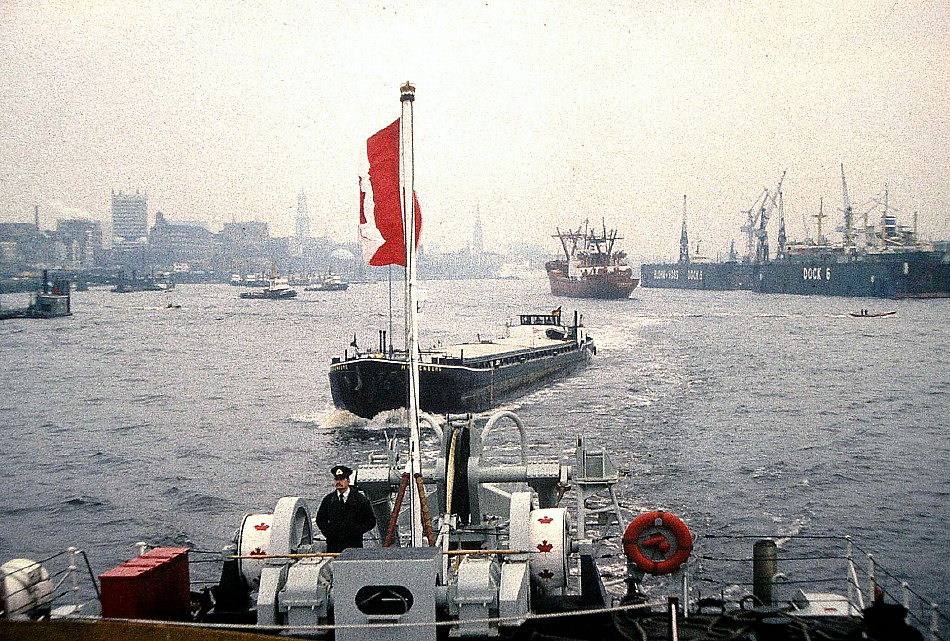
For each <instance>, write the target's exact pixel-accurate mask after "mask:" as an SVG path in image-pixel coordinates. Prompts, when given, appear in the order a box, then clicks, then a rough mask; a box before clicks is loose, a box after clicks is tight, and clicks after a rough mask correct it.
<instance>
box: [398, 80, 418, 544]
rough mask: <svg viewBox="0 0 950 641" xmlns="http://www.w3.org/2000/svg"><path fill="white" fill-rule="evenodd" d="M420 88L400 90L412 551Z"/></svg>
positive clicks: (414, 541)
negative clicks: (415, 127) (415, 121)
mask: <svg viewBox="0 0 950 641" xmlns="http://www.w3.org/2000/svg"><path fill="white" fill-rule="evenodd" d="M415 99H416V88H415V87H414V86H412V85H411V84H410V83H408V82H407V83H405V84H404V85H402V86H401V87H400V88H399V100H400V102H401V103H402V117H401V118H400V121H399V123H400V124H399V197H400V202H401V205H402V223H403V230H404V233H403V236H404V238H405V241H406V301H405V302H406V351H407V353H408V358H409V390H408V397H409V398H408V406H407V409H408V414H409V417H408V418H409V474H410V477H411V479H410V483H409V490H410V516H411V523H412V527H411V530H410V537H411V545H412V547H421V546H422V537H423V531H422V502H421V499H420V496H419V488H418V486H417V483H416V478H421V475H422V453H421V445H420V438H419V343H418V337H419V324H418V320H417V317H416V305H417V302H416V251H415V248H416V215H415V214H416V211H415V199H414V198H413V193H414V187H415V185H414V181H415V177H414V169H415V166H414V163H415V155H414V151H413V136H412V103H413V102H414V101H415Z"/></svg>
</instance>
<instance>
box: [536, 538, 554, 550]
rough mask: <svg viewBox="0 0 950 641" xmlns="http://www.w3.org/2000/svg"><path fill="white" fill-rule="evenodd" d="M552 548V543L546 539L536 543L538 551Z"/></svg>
mask: <svg viewBox="0 0 950 641" xmlns="http://www.w3.org/2000/svg"><path fill="white" fill-rule="evenodd" d="M553 549H554V545H552V544H551V543H548V542H547V539H545V540H543V541H541V542H540V543H538V552H550V551H551V550H553Z"/></svg>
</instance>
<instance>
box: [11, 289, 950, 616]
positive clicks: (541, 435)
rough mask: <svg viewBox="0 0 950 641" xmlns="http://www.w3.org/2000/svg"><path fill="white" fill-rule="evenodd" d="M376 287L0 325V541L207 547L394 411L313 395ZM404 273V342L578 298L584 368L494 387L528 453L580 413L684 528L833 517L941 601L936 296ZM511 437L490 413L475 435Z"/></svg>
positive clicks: (371, 322) (132, 297) (376, 317)
mask: <svg viewBox="0 0 950 641" xmlns="http://www.w3.org/2000/svg"><path fill="white" fill-rule="evenodd" d="M387 289H388V287H387V284H386V283H385V282H382V283H377V284H372V285H354V286H352V287H350V289H349V290H347V291H342V292H301V294H300V296H298V298H296V299H293V300H287V301H266V300H260V301H258V300H239V299H238V298H237V294H238V291H237V289H236V288H233V287H229V286H227V285H193V286H188V285H184V286H179V287H178V288H177V289H176V290H175V291H174V292H173V293H172V294H166V293H162V292H141V293H133V294H122V295H119V294H113V293H110V292H109V291H107V290H95V289H94V290H90V291H88V292H78V293H76V294H75V295H74V298H73V310H74V312H75V315H74V316H73V317H71V318H61V319H54V320H15V321H6V322H4V323H2V324H0V359H2V363H3V366H2V368H0V390H2V391H0V424H2V425H3V430H4V434H3V447H0V522H2V527H0V561H5V560H8V559H10V558H15V557H21V556H26V557H31V558H43V557H45V556H47V555H49V554H51V553H53V552H57V551H59V550H61V549H64V548H65V547H67V546H70V545H75V546H79V547H80V548H82V549H84V550H86V551H87V553H88V556H89V560H90V563H91V564H92V566H93V569H94V570H95V571H96V572H97V573H98V572H102V571H105V570H106V569H109V568H110V567H112V566H113V565H115V564H117V563H119V562H121V561H122V560H124V559H126V558H129V557H131V556H133V555H134V549H133V544H134V543H135V542H137V541H147V542H149V543H153V544H164V545H190V546H194V547H195V548H197V549H199V550H209V551H217V550H220V549H221V547H222V546H223V545H224V544H225V543H227V542H228V541H229V540H230V538H231V536H232V534H233V533H234V531H235V529H236V528H238V527H239V525H240V523H241V520H242V518H243V516H244V514H246V513H251V512H258V511H270V510H271V509H272V508H273V505H274V503H275V502H276V500H277V499H278V498H279V497H281V496H284V495H301V496H305V497H313V498H316V497H320V496H322V495H323V494H324V493H325V492H326V491H328V488H329V478H328V474H327V472H328V469H329V467H330V466H331V465H333V464H336V463H340V462H346V463H359V462H360V461H361V460H364V459H365V457H366V453H367V452H370V451H373V450H381V449H383V448H384V447H385V434H386V432H387V430H396V429H397V423H396V422H386V421H383V420H381V419H376V420H374V421H371V422H367V421H364V420H361V419H356V418H355V417H353V416H351V415H347V414H346V413H343V412H339V411H335V410H334V409H333V407H332V404H331V402H330V392H329V388H328V383H327V366H328V364H329V361H330V358H331V357H333V356H336V355H341V354H342V351H343V350H344V349H352V348H348V345H349V343H350V342H351V341H352V340H353V335H354V331H355V332H356V339H357V342H358V344H360V345H365V346H367V347H370V346H374V345H376V343H377V341H378V338H377V330H378V329H388V322H389V318H388V317H389V312H388V306H387V302H386V300H387ZM421 290H422V295H421V298H422V302H421V316H420V326H421V332H422V340H421V344H422V346H423V347H426V346H428V345H433V344H436V343H439V342H443V343H450V342H456V341H458V340H468V339H471V338H474V337H475V336H476V335H480V336H481V337H482V338H488V337H492V336H495V335H498V334H499V333H500V332H501V325H502V324H503V322H504V320H505V319H507V318H511V317H513V316H514V315H515V314H518V313H520V312H525V311H545V312H546V311H549V310H551V309H554V308H556V307H558V306H564V311H565V313H569V312H570V311H571V310H572V309H573V305H574V304H576V305H577V306H578V309H579V310H580V311H581V313H583V315H584V322H585V324H586V325H587V327H588V329H589V332H590V333H591V335H592V336H594V338H595V340H596V342H597V347H598V354H597V356H596V357H595V359H594V362H593V364H592V366H591V367H589V368H587V369H586V370H583V371H581V372H579V373H578V374H576V375H575V376H573V377H571V378H567V379H563V380H560V381H558V382H556V383H555V384H553V385H551V386H549V387H546V388H543V389H539V390H536V391H534V392H532V393H530V394H528V395H527V396H524V397H522V398H521V399H519V400H517V401H516V402H513V403H511V404H509V405H508V406H506V407H508V408H509V409H515V410H516V411H517V412H518V414H519V416H521V418H522V419H523V420H524V421H525V423H526V425H527V427H528V438H529V442H530V444H531V447H532V451H533V452H534V453H535V454H549V455H551V454H558V453H563V455H564V458H565V459H566V458H567V456H569V455H570V453H571V452H572V451H573V445H574V435H575V434H580V433H584V434H586V435H587V438H588V441H589V443H590V444H592V445H596V446H602V447H606V448H608V449H609V451H610V454H611V456H612V457H613V459H614V461H615V463H617V464H618V466H619V467H620V468H622V469H623V470H624V472H625V476H624V477H623V479H622V482H621V484H620V488H619V489H620V494H621V497H622V502H623V504H624V505H626V506H628V507H630V508H631V509H634V510H637V509H640V508H662V509H667V510H670V511H673V512H674V513H676V514H678V515H680V516H682V517H683V518H684V519H685V520H686V522H687V523H688V524H689V526H690V528H691V529H692V530H693V531H694V532H695V533H697V534H700V535H704V534H722V533H726V532H733V531H737V532H740V533H745V534H758V535H773V536H782V535H788V534H795V533H800V534H819V535H821V534H838V535H845V534H849V535H852V536H854V538H855V541H857V542H860V544H861V545H862V547H863V548H865V549H868V550H870V551H872V552H874V553H875V556H876V558H877V560H878V561H880V562H881V563H882V564H884V565H885V566H886V567H888V568H889V569H890V570H891V571H893V572H895V573H896V574H898V575H900V576H902V577H906V578H907V579H908V580H909V581H910V582H911V586H912V587H913V588H914V589H915V590H917V591H918V592H920V593H921V594H924V595H930V596H932V597H936V598H937V600H938V602H939V603H940V604H941V606H942V609H943V611H944V612H947V611H950V610H948V608H950V596H948V594H950V474H948V472H950V464H948V460H950V440H948V438H947V435H946V430H947V416H948V410H950V362H948V359H947V358H946V356H945V355H944V352H943V350H944V349H945V348H946V347H947V346H948V345H950V325H948V323H947V322H946V318H947V316H948V312H950V301H945V300H931V301H900V302H896V301H882V300H877V299H844V298H836V297H818V296H815V297H798V296H782V295H760V294H754V293H751V292H741V291H740V292H705V291H681V290H662V289H638V290H635V292H634V294H633V297H632V298H631V299H629V300H620V301H596V300H591V301H583V300H578V301H571V303H570V306H565V301H564V300H563V299H557V298H555V297H553V296H551V295H550V293H549V290H548V287H547V281H546V280H545V279H544V276H543V274H540V273H539V274H538V277H537V278H536V279H527V280H472V281H426V282H423V283H421ZM0 298H2V300H0V303H2V304H3V306H4V307H6V306H9V305H11V304H15V303H16V302H18V299H15V298H14V297H12V296H11V295H5V296H3V297H0ZM169 302H173V303H175V304H179V305H181V308H180V309H167V308H166V307H165V306H166V305H167V303H169ZM861 308H868V309H871V310H872V311H879V310H882V309H885V308H887V309H895V310H897V314H896V315H895V316H892V317H888V318H877V319H875V318H851V317H849V316H848V313H849V312H851V311H857V310H858V309H861ZM399 331H400V330H399V328H398V322H397V327H396V333H397V334H398V333H399ZM428 442H429V443H431V442H432V441H431V440H429V441H428ZM515 449H516V448H515V447H514V440H513V439H512V438H506V437H504V436H501V437H500V438H499V441H498V449H497V451H495V452H494V453H493V456H498V457H500V458H504V457H508V456H512V455H513V453H514V451H515ZM198 572H199V573H200V569H198Z"/></svg>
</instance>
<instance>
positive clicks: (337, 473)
mask: <svg viewBox="0 0 950 641" xmlns="http://www.w3.org/2000/svg"><path fill="white" fill-rule="evenodd" d="M352 473H353V470H351V469H350V468H348V467H347V466H345V465H334V466H333V467H331V468H330V474H332V475H333V478H335V479H348V478H350V474H352Z"/></svg>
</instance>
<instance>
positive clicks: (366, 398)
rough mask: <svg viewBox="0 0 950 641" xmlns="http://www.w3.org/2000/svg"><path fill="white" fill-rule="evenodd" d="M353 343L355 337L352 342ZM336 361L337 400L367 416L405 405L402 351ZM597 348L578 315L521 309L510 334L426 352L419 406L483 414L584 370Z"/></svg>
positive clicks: (333, 388)
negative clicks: (568, 321)
mask: <svg viewBox="0 0 950 641" xmlns="http://www.w3.org/2000/svg"><path fill="white" fill-rule="evenodd" d="M354 342H355V341H354ZM384 343H385V337H384V336H382V335H381V338H380V346H379V349H378V350H377V351H373V352H360V351H358V348H357V353H356V354H355V355H349V354H347V355H345V356H344V357H343V359H340V358H334V359H333V361H332V364H331V365H330V391H331V393H332V395H333V404H334V405H335V406H336V407H338V408H340V409H344V410H348V411H350V412H352V413H354V414H356V415H358V416H362V417H364V418H372V417H374V416H376V415H377V414H379V413H380V412H384V411H386V410H392V409H397V408H400V407H405V406H406V385H407V377H408V374H407V372H408V366H407V363H406V360H407V359H406V353H405V351H404V350H399V351H393V350H391V349H390V350H387V349H386V348H385V345H384ZM595 352H596V348H595V346H594V341H593V339H592V338H591V337H590V336H588V335H587V333H586V331H584V328H583V325H582V324H581V323H579V322H578V319H577V315H576V313H575V319H574V324H573V325H570V326H565V325H563V324H562V323H561V314H560V310H555V312H554V313H551V314H522V315H521V316H520V317H519V322H518V324H517V325H514V326H512V327H510V328H509V332H508V336H506V337H504V338H497V339H494V340H483V341H480V342H477V343H463V344H460V345H452V346H448V347H441V348H439V349H437V350H428V351H424V352H423V353H422V361H421V363H420V366H419V376H420V386H419V387H420V391H419V394H420V406H421V408H422V410H423V411H425V412H429V413H431V414H461V413H468V412H483V411H486V410H489V409H491V408H493V407H497V406H498V404H499V403H500V402H501V401H502V400H504V399H508V398H511V397H514V396H517V395H520V394H523V393H525V392H526V391H528V390H529V389H531V388H532V387H534V386H536V385H537V384H538V383H541V382H542V381H546V380H550V379H553V378H557V377H561V376H565V375H567V374H569V373H571V372H573V371H574V370H576V369H577V368H580V367H584V366H585V365H587V363H588V362H589V361H590V359H591V357H592V356H593V355H594V353H595Z"/></svg>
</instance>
